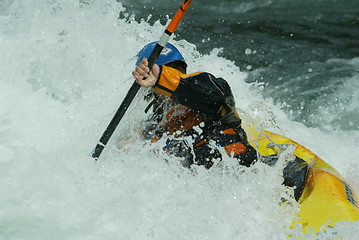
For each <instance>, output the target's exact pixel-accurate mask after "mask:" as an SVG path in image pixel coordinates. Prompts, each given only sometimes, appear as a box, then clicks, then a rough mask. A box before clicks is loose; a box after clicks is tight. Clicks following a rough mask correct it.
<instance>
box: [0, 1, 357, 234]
mask: <svg viewBox="0 0 359 240" xmlns="http://www.w3.org/2000/svg"><path fill="white" fill-rule="evenodd" d="M179 4H180V3H179V2H178V3H177V2H175V3H174V2H173V1H171V3H168V1H164V0H158V1H154V0H153V1H151V0H137V1H134V0H123V1H122V0H121V1H118V2H116V1H115V0H104V1H96V0H81V1H73V0H62V1H60V0H27V1H21V0H0V89H1V94H0V152H1V155H0V189H1V194H0V205H1V206H2V207H1V209H0V239H1V240H2V239H36V240H37V239H39V240H40V239H41V240H42V239H76V240H77V239H255V238H257V239H287V237H288V236H289V235H291V236H294V238H295V236H303V235H302V234H301V233H300V227H297V228H294V229H290V228H289V227H288V226H289V225H290V223H291V221H292V219H293V217H294V216H295V214H296V213H297V212H298V207H299V205H298V204H297V203H296V202H294V201H291V200H290V197H288V194H290V190H288V189H286V188H284V187H283V186H282V185H281V182H282V177H281V168H280V166H275V167H269V166H266V165H264V164H261V163H257V164H255V165H254V166H252V167H250V168H245V167H241V166H238V165H237V163H236V161H234V160H233V159H230V158H225V159H224V160H223V161H222V162H221V163H218V164H217V165H216V166H215V167H213V168H212V169H210V170H209V171H208V170H205V169H203V168H201V167H195V168H194V171H188V170H187V169H184V168H183V167H181V165H180V163H179V162H178V159H176V158H173V157H170V156H167V155H165V154H163V153H162V152H161V151H160V149H161V146H162V145H163V144H164V143H163V141H160V142H158V143H155V144H149V143H145V142H143V141H141V140H140V139H139V136H138V133H137V131H136V129H137V128H138V126H140V125H141V123H142V121H143V120H144V119H145V118H146V114H145V113H144V112H143V109H144V108H145V107H146V102H145V101H143V95H144V94H145V91H144V90H140V92H139V94H138V95H137V97H136V98H135V99H134V102H133V103H132V104H131V106H130V108H129V109H128V112H127V113H126V115H125V117H124V118H123V120H122V121H121V123H120V125H119V126H118V128H117V130H116V132H115V133H114V136H113V137H112V139H111V140H110V142H109V143H108V145H107V147H106V149H105V151H104V152H103V154H102V156H101V158H100V159H99V160H98V161H97V162H95V161H94V160H93V159H92V158H91V156H90V155H91V151H92V149H93V147H94V146H95V144H96V142H97V141H98V139H99V138H100V136H101V134H102V132H103V131H104V129H105V128H106V126H107V125H108V123H109V121H110V120H111V118H112V116H113V115H114V113H115V111H116V109H117V108H118V106H119V105H120V103H121V102H122V100H123V98H124V96H125V94H126V93H127V90H128V89H129V87H130V86H131V84H132V82H133V78H132V76H131V71H132V70H133V67H134V63H135V61H136V59H135V57H134V56H135V55H136V53H137V51H138V50H139V49H141V47H142V46H143V45H145V44H146V43H148V42H149V41H154V40H157V39H158V38H159V36H160V35H161V33H162V32H163V30H164V29H165V24H166V23H167V22H168V18H170V17H171V16H172V15H173V13H174V12H175V11H176V10H177V8H178V7H179ZM358 9H359V7H358V2H357V1H354V0H348V1H331V0H327V1H318V0H313V1H307V0H305V1H299V0H292V1H280V0H275V1H255V0H254V1H247V2H244V1H243V2H240V3H239V2H238V1H221V2H220V3H218V1H212V0H209V1H202V2H200V1H195V0H194V2H193V3H192V5H191V7H190V9H189V11H188V13H187V14H186V16H185V17H184V19H183V22H182V23H181V25H180V26H179V28H178V31H177V32H176V33H175V36H174V37H173V39H172V40H171V42H172V43H174V44H176V45H177V46H178V48H179V49H180V50H181V51H182V53H183V55H184V57H185V58H186V60H187V62H188V65H189V72H194V71H198V70H203V71H209V72H211V73H213V74H215V75H216V76H220V77H223V78H225V79H226V80H227V81H228V82H229V83H230V85H231V87H232V90H233V93H234V96H235V99H236V102H237V105H238V107H239V108H240V109H241V110H243V111H245V112H247V113H248V114H249V115H251V116H256V117H258V118H259V119H261V120H262V121H264V122H266V123H267V125H268V126H269V127H270V128H271V129H273V130H274V131H277V132H280V133H281V134H284V135H286V136H288V137H290V138H292V139H293V140H295V141H297V142H300V143H302V144H303V145H304V146H306V147H307V148H309V149H311V150H312V151H313V152H315V153H316V154H317V155H319V156H320V157H322V158H323V159H324V160H325V161H327V162H328V163H330V164H331V165H333V166H334V167H335V168H336V169H337V170H338V171H339V172H340V173H341V174H342V175H344V177H345V178H346V179H347V181H348V182H349V183H351V184H352V186H353V188H354V189H357V191H358V186H359V164H358V163H357V156H358V155H359V150H358V147H357V146H358V144H359V129H358V128H359V125H358V118H359V109H358V104H359V101H358V98H359V97H358V78H359V74H358V71H359V58H358V52H359V47H358V42H357V40H356V39H358V34H359V33H358V32H359V28H358V24H359V23H358V22H359V20H358V16H359V14H358V11H359V10H358ZM283 198H286V199H289V202H290V204H288V205H280V204H279V202H280V199H283ZM358 224H359V223H358V222H353V223H341V224H338V225H337V226H336V227H334V228H332V229H328V231H327V232H325V233H321V234H320V235H319V236H317V237H315V238H316V239H326V238H330V239H336V238H340V237H343V238H344V239H357V238H358V237H359V231H358V229H359V227H358ZM308 237H310V234H309V236H308Z"/></svg>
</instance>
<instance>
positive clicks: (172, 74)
mask: <svg viewBox="0 0 359 240" xmlns="http://www.w3.org/2000/svg"><path fill="white" fill-rule="evenodd" d="M199 73H201V72H195V73H192V74H183V73H181V71H179V70H177V69H174V68H171V67H168V66H165V65H164V66H162V71H161V76H160V78H159V79H158V81H157V84H156V85H155V87H154V88H153V90H154V91H155V92H157V93H160V94H163V95H166V96H168V97H171V96H172V92H174V91H176V89H177V87H178V85H179V83H180V81H181V79H182V78H187V77H191V76H194V75H197V74H199ZM161 87H163V88H166V89H168V90H169V91H166V90H165V89H163V88H161ZM170 91H171V92H170Z"/></svg>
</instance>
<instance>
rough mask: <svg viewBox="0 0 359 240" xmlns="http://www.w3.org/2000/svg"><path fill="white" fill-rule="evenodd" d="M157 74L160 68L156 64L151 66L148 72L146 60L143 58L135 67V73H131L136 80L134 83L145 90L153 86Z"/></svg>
mask: <svg viewBox="0 0 359 240" xmlns="http://www.w3.org/2000/svg"><path fill="white" fill-rule="evenodd" d="M159 74H160V67H159V66H158V65H157V64H155V65H153V67H152V71H151V72H150V69H149V68H148V59H147V58H144V59H143V60H142V61H141V63H140V64H139V65H138V66H137V67H136V69H135V71H133V72H132V75H133V76H134V77H135V78H136V82H137V83H138V84H139V85H141V86H142V87H145V88H148V87H152V86H154V85H155V84H156V82H157V79H158V75H159Z"/></svg>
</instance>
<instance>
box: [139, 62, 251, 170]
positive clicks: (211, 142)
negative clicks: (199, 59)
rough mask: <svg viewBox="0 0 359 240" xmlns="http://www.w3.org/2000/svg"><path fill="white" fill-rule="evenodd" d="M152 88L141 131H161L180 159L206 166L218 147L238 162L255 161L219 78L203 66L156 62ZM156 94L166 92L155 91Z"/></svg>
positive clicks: (230, 97) (157, 134) (227, 89)
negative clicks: (185, 68) (187, 70)
mask: <svg viewBox="0 0 359 240" xmlns="http://www.w3.org/2000/svg"><path fill="white" fill-rule="evenodd" d="M153 91H154V92H155V94H156V96H157V97H156V99H155V100H154V105H153V114H152V116H151V117H150V119H149V121H148V125H147V126H146V129H145V131H144V136H145V138H147V139H151V140H153V141H155V140H156V139H158V138H160V137H162V136H163V134H164V133H166V135H167V136H168V140H167V144H166V146H165V147H164V149H165V150H166V151H167V152H169V153H171V154H175V155H176V156H178V157H183V158H184V159H185V163H184V165H186V166H189V165H191V164H192V163H195V164H198V165H204V166H205V167H206V168H209V167H211V166H212V165H213V160H214V159H221V154H220V152H219V151H218V149H219V148H223V149H224V150H225V152H226V153H227V154H228V155H229V156H231V157H236V158H238V159H239V162H240V163H241V164H243V165H246V166H250V165H251V164H252V163H254V162H255V161H256V159H257V154H256V150H255V149H254V148H253V147H252V146H251V145H250V144H249V143H248V140H247V135H246V133H245V131H244V130H243V129H242V127H241V119H240V118H239V117H238V115H237V113H236V108H235V102H234V97H233V94H232V91H231V89H230V86H229V85H228V83H227V82H226V81H225V80H224V79H222V78H216V77H214V76H213V75H212V74H210V73H206V72H197V73H194V74H190V75H187V74H182V73H181V72H180V71H178V70H176V69H173V68H171V67H168V66H162V67H161V73H160V77H159V80H158V81H157V83H156V85H155V86H154V88H153ZM162 95H165V96H167V97H168V98H167V99H164V98H162V97H159V96H162ZM189 138H190V139H191V141H188V139H189Z"/></svg>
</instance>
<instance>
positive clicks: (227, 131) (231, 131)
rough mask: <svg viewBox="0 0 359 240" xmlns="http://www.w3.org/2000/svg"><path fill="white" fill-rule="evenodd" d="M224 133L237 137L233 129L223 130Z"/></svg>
mask: <svg viewBox="0 0 359 240" xmlns="http://www.w3.org/2000/svg"><path fill="white" fill-rule="evenodd" d="M222 132H223V133H224V134H228V135H235V134H237V132H236V131H234V129H233V128H228V129H226V130H223V131H222Z"/></svg>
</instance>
